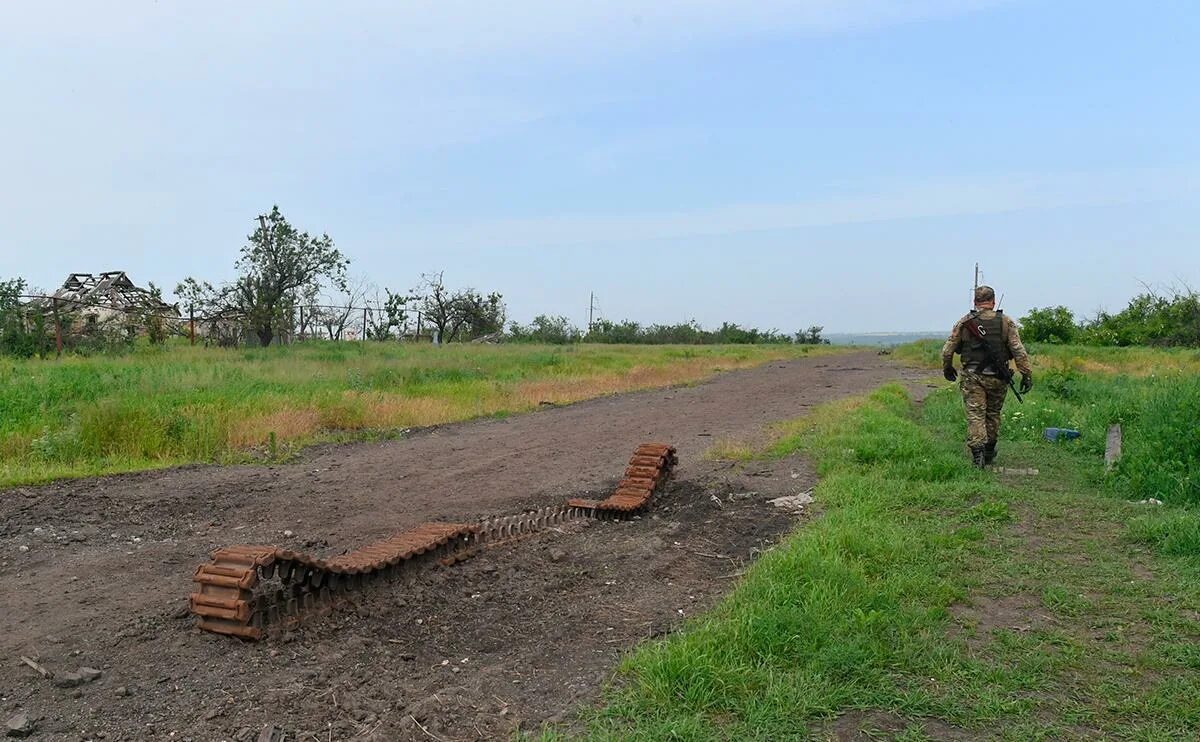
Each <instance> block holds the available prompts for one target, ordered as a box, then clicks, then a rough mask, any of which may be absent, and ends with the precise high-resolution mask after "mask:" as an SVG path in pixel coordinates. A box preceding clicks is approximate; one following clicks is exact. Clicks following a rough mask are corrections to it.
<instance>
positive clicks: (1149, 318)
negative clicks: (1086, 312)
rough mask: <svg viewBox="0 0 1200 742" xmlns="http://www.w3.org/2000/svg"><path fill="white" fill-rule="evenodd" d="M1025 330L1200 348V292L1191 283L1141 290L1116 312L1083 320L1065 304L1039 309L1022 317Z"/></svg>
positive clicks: (1035, 334)
mask: <svg viewBox="0 0 1200 742" xmlns="http://www.w3.org/2000/svg"><path fill="white" fill-rule="evenodd" d="M1021 335H1022V337H1023V338H1024V339H1025V340H1029V341H1033V342H1040V343H1064V344H1065V343H1076V344H1079V345H1117V346H1128V345H1157V346H1183V347H1192V348H1196V347H1200V296H1198V295H1197V294H1196V292H1195V291H1193V290H1191V289H1190V288H1185V289H1183V290H1171V291H1170V292H1169V293H1168V294H1166V295H1161V294H1158V293H1157V292H1154V291H1146V292H1144V293H1141V294H1138V295H1137V296H1135V297H1134V298H1133V299H1131V300H1130V302H1129V305H1128V306H1127V307H1125V308H1124V309H1122V310H1121V311H1120V312H1117V313H1116V314H1110V313H1108V312H1099V313H1098V314H1097V315H1096V316H1095V317H1093V318H1091V319H1077V318H1076V317H1075V315H1074V314H1072V312H1071V310H1070V309H1067V308H1066V307H1064V306H1057V307H1045V308H1041V309H1033V310H1031V311H1030V312H1029V314H1027V315H1025V316H1024V317H1022V318H1021Z"/></svg>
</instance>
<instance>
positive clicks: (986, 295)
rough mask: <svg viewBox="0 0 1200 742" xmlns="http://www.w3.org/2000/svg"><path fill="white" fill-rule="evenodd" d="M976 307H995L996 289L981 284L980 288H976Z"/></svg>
mask: <svg viewBox="0 0 1200 742" xmlns="http://www.w3.org/2000/svg"><path fill="white" fill-rule="evenodd" d="M975 308H976V309H995V308H996V290H995V289H993V288H992V287H991V286H980V287H979V288H977V289H975Z"/></svg>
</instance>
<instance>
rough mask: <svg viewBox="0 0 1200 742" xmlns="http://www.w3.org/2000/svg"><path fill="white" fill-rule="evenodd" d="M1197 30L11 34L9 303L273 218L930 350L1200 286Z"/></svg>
mask: <svg viewBox="0 0 1200 742" xmlns="http://www.w3.org/2000/svg"><path fill="white" fill-rule="evenodd" d="M1197 38H1200V8H1198V7H1197V5H1196V4H1195V3H1194V2H1192V1H1190V0H1189V1H1188V2H1171V1H1170V0H1167V1H1164V2H1155V3H1134V2H1095V1H1093V2H1079V1H1075V0H1063V1H1060V2H1023V1H1020V0H1013V1H1011V2H1004V1H1002V0H994V1H989V0H964V1H961V2H953V1H951V0H906V1H904V2H891V1H889V0H841V1H837V0H814V1H809V2H802V1H801V2H776V1H775V0H759V1H758V2H755V3H740V2H732V1H726V0H694V1H693V2H679V1H677V0H658V1H657V2H653V3H649V2H634V1H632V0H610V2H606V3H586V4H585V3H569V2H568V3H563V2H561V1H559V2H555V1H552V0H529V1H526V2H520V1H517V2H511V3H504V4H500V3H487V4H485V3H466V2H455V1H454V0H441V2H406V3H392V2H345V3H337V4H333V3H316V2H285V1H284V0H266V1H264V2H257V3H253V4H247V3H233V2H208V3H203V4H200V3H188V4H185V3H178V2H112V3H103V4H102V3H90V2H88V3H84V2H77V3H68V2H53V1H50V2H40V3H36V4H35V3H5V4H3V5H0V75H2V77H3V80H4V91H5V99H6V104H7V105H6V106H5V115H4V116H3V117H0V136H2V137H3V141H4V143H5V144H4V147H3V148H0V221H2V223H3V226H4V229H3V232H2V233H0V277H6V276H13V275H20V276H24V277H25V278H27V279H28V280H29V281H30V282H31V283H33V284H34V285H37V286H41V287H44V288H51V287H53V286H54V285H56V284H57V283H58V282H59V281H60V280H61V278H62V277H63V276H64V275H65V274H66V273H67V272H70V271H93V272H94V271H101V270H110V269H124V270H127V271H129V272H130V273H131V275H132V276H133V278H134V279H135V280H137V281H139V282H145V281H151V280H152V281H155V282H156V283H158V284H160V285H165V286H167V287H172V286H174V284H175V282H176V281H178V280H179V279H180V278H182V277H184V276H186V275H195V276H198V277H202V278H206V279H209V280H211V281H213V282H219V281H221V280H226V279H228V278H230V277H231V276H232V274H233V262H234V260H235V258H236V256H237V251H238V249H239V247H240V246H241V244H242V243H243V241H244V238H245V235H246V234H247V233H249V232H250V231H251V230H252V229H253V226H254V225H253V219H254V217H255V215H257V214H258V213H261V212H263V211H265V210H267V209H269V207H270V206H271V204H273V203H278V204H279V205H280V206H281V208H282V209H283V211H284V213H285V214H286V215H287V216H288V217H289V218H290V219H291V221H292V222H293V223H295V224H297V225H298V226H300V227H301V228H304V229H308V230H311V231H327V232H328V233H329V234H331V235H332V236H333V237H334V239H335V240H336V242H337V244H338V246H339V247H340V248H341V249H342V250H343V251H344V252H345V253H346V254H347V255H348V256H349V257H350V258H351V260H352V266H351V273H352V274H356V275H360V276H364V277H366V278H368V279H369V280H370V281H372V282H374V283H376V284H378V285H380V286H388V287H391V288H394V289H406V288H409V287H411V286H413V285H414V284H415V283H416V282H417V280H418V279H419V274H420V273H422V272H425V271H431V270H444V271H446V278H447V281H448V282H449V283H451V284H454V285H469V286H474V287H477V288H480V289H483V290H499V291H501V292H502V293H504V295H505V297H506V300H507V302H508V305H509V310H510V314H511V315H512V317H513V318H515V319H518V320H528V319H530V318H531V317H532V316H533V315H535V314H538V313H549V314H565V315H568V316H570V317H571V318H572V319H574V320H575V321H576V322H577V323H583V322H584V320H585V317H586V308H587V302H588V294H589V292H591V291H595V292H596V294H597V296H598V300H599V305H600V307H601V310H602V314H603V315H604V316H606V317H608V318H610V319H623V318H633V319H638V320H642V321H647V322H674V321H681V320H687V319H692V318H694V319H696V320H698V321H700V322H701V323H704V324H708V325H712V324H717V323H719V322H721V321H725V320H729V321H734V322H739V323H742V324H747V325H757V326H760V327H775V328H779V329H783V330H789V331H790V330H794V329H797V328H800V327H805V326H808V325H810V324H822V325H824V326H825V327H826V328H827V330H828V331H872V330H875V331H883V330H911V329H938V328H941V327H943V326H947V327H948V326H949V324H950V323H952V322H953V320H954V319H955V318H956V317H957V316H958V315H959V314H961V312H962V310H963V309H964V308H965V305H966V303H967V297H968V291H969V285H970V280H971V270H972V267H973V264H974V263H975V262H976V261H979V262H981V263H982V264H983V268H984V272H985V277H986V279H987V280H988V282H990V283H992V284H994V285H995V286H996V287H997V289H998V290H999V291H1000V292H1002V293H1003V294H1004V295H1005V297H1006V299H1005V306H1006V308H1007V309H1008V310H1009V311H1010V312H1011V313H1015V314H1017V315H1020V314H1021V313H1023V312H1024V311H1025V310H1027V309H1028V308H1029V307H1032V306H1045V305H1050V304H1058V303H1063V304H1067V305H1068V306H1070V307H1072V308H1073V309H1075V310H1076V311H1077V312H1080V313H1091V312H1094V311H1095V310H1097V309H1100V308H1109V309H1115V308H1119V307H1120V306H1122V305H1123V304H1124V302H1125V301H1126V300H1127V299H1128V298H1129V297H1130V296H1131V295H1132V294H1134V293H1136V292H1137V291H1139V290H1140V289H1141V284H1142V283H1143V282H1144V283H1147V284H1150V285H1156V286H1161V285H1169V284H1172V283H1180V282H1187V283H1190V284H1191V285H1193V286H1200V249H1197V247H1198V246H1200V219H1198V216H1197V215H1198V214H1200V209H1198V207H1200V178H1198V177H1197V176H1198V175H1200V139H1198V137H1197V135H1196V132H1197V131H1200V97H1198V96H1197V94H1196V81H1197V80H1198V79H1200V55H1198V54H1197V53H1196V51H1195V45H1194V42H1195V39H1197Z"/></svg>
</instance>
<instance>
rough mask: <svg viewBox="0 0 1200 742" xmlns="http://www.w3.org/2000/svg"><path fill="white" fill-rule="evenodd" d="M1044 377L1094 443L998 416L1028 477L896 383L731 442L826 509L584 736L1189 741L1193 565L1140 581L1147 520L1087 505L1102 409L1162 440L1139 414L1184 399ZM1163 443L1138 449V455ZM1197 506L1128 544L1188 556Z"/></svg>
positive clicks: (620, 689) (657, 650) (629, 672)
mask: <svg viewBox="0 0 1200 742" xmlns="http://www.w3.org/2000/svg"><path fill="white" fill-rule="evenodd" d="M1055 373H1060V372H1055ZM1171 381H1172V382H1174V381H1177V380H1171ZM1046 382H1047V383H1046V384H1045V385H1044V386H1045V387H1048V389H1043V398H1042V399H1041V400H1040V401H1039V402H1038V404H1039V405H1042V406H1048V407H1050V411H1049V412H1044V411H1039V412H1037V413H1036V414H1039V415H1041V414H1045V415H1047V419H1056V420H1057V419H1058V418H1059V416H1063V415H1066V416H1073V417H1074V419H1075V421H1076V422H1077V423H1078V424H1079V425H1080V426H1081V427H1083V428H1084V430H1085V437H1084V438H1083V439H1082V440H1081V441H1079V442H1078V443H1079V444H1078V445H1076V444H1068V445H1055V444H1050V443H1048V442H1046V441H1044V440H1042V439H1041V438H1040V437H1037V436H1035V435H1034V434H1033V432H1032V431H1030V430H1027V429H1026V428H1027V427H1028V426H1024V425H1022V424H1021V423H1020V418H1016V419H1015V420H1010V425H1008V427H1007V428H1006V436H1007V437H1006V439H1005V443H1004V444H1003V446H1002V456H1005V457H1006V458H1007V460H1008V461H1009V462H1012V463H1014V464H1015V465H1018V466H1028V465H1035V466H1040V467H1041V469H1042V474H1041V475H1040V476H1037V477H1023V478H1005V477H1004V476H997V475H995V474H993V473H991V472H986V471H980V470H977V469H974V468H973V467H971V466H970V465H969V463H968V462H967V458H966V456H965V455H964V453H963V450H962V443H961V441H962V426H963V413H962V402H961V399H960V398H959V397H958V395H957V393H956V392H955V391H954V390H952V389H950V388H946V389H942V390H939V391H937V392H935V393H933V394H932V395H930V396H929V397H928V398H927V399H926V400H925V403H924V404H923V405H922V406H921V407H920V408H914V407H913V406H912V405H911V404H910V402H909V400H908V398H907V396H906V394H905V392H904V391H903V390H902V389H901V388H899V387H896V386H890V387H884V388H883V389H881V390H879V391H877V392H875V393H874V394H872V395H870V396H869V397H866V398H862V399H857V400H845V401H842V402H837V403H834V404H831V405H827V406H825V407H823V408H820V409H819V410H817V411H816V412H815V413H814V414H812V415H810V416H808V417H806V418H802V419H800V420H796V421H792V422H790V423H785V424H781V425H779V426H777V427H776V428H775V429H774V430H772V431H771V434H770V440H769V441H768V442H767V443H766V444H765V448H759V449H757V450H756V451H752V452H750V453H747V452H746V451H745V450H744V447H734V448H733V449H732V450H733V452H734V453H735V454H736V455H737V456H738V457H740V458H744V457H745V456H747V455H749V456H769V457H772V456H773V457H781V456H787V455H790V454H792V453H795V452H797V451H799V452H804V453H807V454H809V455H811V456H813V457H814V458H815V459H816V461H817V462H818V470H819V473H820V475H821V481H820V483H819V484H818V486H817V488H816V492H815V493H814V494H815V497H816V500H817V502H819V503H821V505H822V508H823V509H822V514H821V516H820V517H819V518H817V519H816V520H814V521H812V522H809V523H806V524H805V525H803V526H802V527H801V528H800V529H798V530H797V531H796V532H795V533H793V534H792V535H790V536H789V537H788V538H787V539H786V540H785V541H784V542H782V543H781V544H779V545H778V546H777V547H776V548H774V549H773V550H771V551H769V552H768V553H767V554H765V555H764V556H762V557H761V558H760V559H759V560H758V561H757V562H756V563H755V564H754V565H753V566H752V567H751V568H750V569H749V571H748V572H747V574H746V577H745V579H744V581H742V582H741V583H740V584H738V585H737V586H736V589H735V590H734V591H733V593H732V594H731V595H729V596H728V597H727V598H726V599H725V600H724V601H723V602H722V603H721V604H720V605H719V606H718V607H717V608H715V609H714V610H713V611H711V612H710V613H708V614H707V615H705V616H702V617H700V618H698V619H696V620H694V621H692V622H690V623H689V624H688V625H686V626H685V627H684V628H683V630H682V631H681V632H679V633H678V634H675V635H672V636H670V637H669V638H667V639H665V640H662V641H656V642H653V643H649V644H646V645H644V646H642V647H640V648H639V649H638V650H636V651H635V652H634V653H633V654H632V655H631V656H629V657H628V658H627V659H626V661H625V662H624V663H623V664H622V667H621V671H622V676H623V677H622V681H623V682H622V683H621V684H620V685H618V686H617V687H615V688H614V689H612V690H611V691H610V694H609V696H608V699H607V705H606V706H605V708H603V709H602V710H600V711H598V712H596V713H595V714H594V715H593V716H592V717H591V719H590V721H589V728H588V731H589V733H590V736H591V737H592V738H596V739H656V740H657V739H677V740H684V739H686V740H724V739H739V740H740V739H747V740H749V739H762V740H775V739H807V738H820V737H821V736H822V735H820V734H818V733H817V732H818V730H819V729H820V728H821V724H822V723H824V721H825V720H828V719H831V718H833V717H835V716H837V715H839V714H844V713H845V712H847V711H850V710H861V711H875V712H886V713H885V714H884V716H885V718H892V719H897V720H899V721H900V725H901V726H900V727H899V728H901V729H903V728H904V725H905V724H908V728H907V729H905V730H904V732H903V734H902V735H901V736H902V737H903V738H906V739H924V738H927V737H926V736H925V731H923V729H922V725H923V724H924V722H925V721H926V720H929V719H936V720H940V721H939V722H938V723H941V721H944V722H948V723H949V724H951V725H953V726H954V727H956V728H955V729H952V730H951V731H952V736H954V737H955V738H958V737H960V736H961V737H963V738H966V737H969V736H980V737H988V738H991V737H993V736H995V737H1000V738H1012V739H1030V738H1044V739H1061V738H1075V737H1079V738H1083V737H1093V736H1094V737H1098V738H1123V739H1125V738H1139V739H1177V738H1183V737H1184V736H1185V735H1187V734H1188V731H1189V730H1190V731H1191V732H1192V733H1193V734H1194V730H1195V728H1196V725H1197V724H1200V707H1198V706H1197V705H1196V704H1195V693H1196V692H1197V691H1198V690H1200V681H1197V679H1196V674H1195V667H1196V665H1195V653H1194V631H1195V630H1197V629H1200V622H1197V621H1195V620H1194V615H1195V614H1194V611H1195V610H1196V606H1197V599H1196V595H1197V592H1196V587H1197V586H1198V585H1200V564H1196V565H1195V566H1194V567H1192V568H1189V569H1183V570H1179V571H1178V573H1176V572H1172V571H1171V570H1162V571H1163V572H1166V573H1167V574H1166V575H1165V576H1164V578H1163V581H1162V582H1152V581H1146V580H1143V581H1141V582H1139V581H1138V580H1133V581H1132V582H1131V577H1132V575H1131V572H1130V570H1131V568H1132V565H1134V564H1139V563H1142V560H1143V559H1144V555H1142V554H1137V553H1132V552H1133V551H1134V550H1132V549H1129V548H1128V546H1127V545H1123V544H1121V538H1122V533H1123V530H1124V525H1125V520H1126V518H1128V517H1130V515H1132V514H1133V513H1136V512H1142V510H1144V507H1143V508H1142V510H1138V509H1135V508H1134V506H1130V505H1127V504H1125V503H1123V502H1120V501H1118V500H1116V499H1114V498H1112V497H1108V496H1105V495H1104V494H1103V493H1099V492H1096V490H1097V488H1098V487H1102V486H1103V485H1102V481H1103V479H1102V478H1103V477H1104V475H1103V464H1102V458H1101V457H1100V455H1099V448H1098V445H1097V444H1094V443H1092V442H1090V440H1089V439H1090V438H1091V435H1090V433H1091V432H1093V431H1095V432H1098V433H1100V437H1101V438H1102V437H1103V436H1102V433H1103V430H1104V425H1105V424H1106V421H1107V419H1108V416H1109V415H1110V414H1112V413H1113V412H1114V411H1117V412H1120V413H1121V414H1126V415H1131V416H1130V417H1129V418H1128V419H1129V420H1130V421H1131V430H1132V431H1134V432H1135V435H1139V436H1140V435H1145V436H1148V437H1151V440H1153V436H1155V435H1157V433H1155V432H1154V431H1156V430H1157V428H1155V427H1154V425H1156V424H1157V423H1149V422H1147V423H1146V424H1145V425H1143V424H1141V423H1142V421H1143V420H1145V419H1146V418H1145V415H1144V414H1140V413H1144V412H1145V410H1142V409H1141V405H1143V404H1144V403H1146V401H1147V400H1161V403H1162V404H1169V403H1170V401H1169V400H1172V399H1177V397H1174V396H1172V395H1173V394H1174V391H1175V389H1176V387H1175V386H1173V385H1172V384H1170V383H1168V382H1167V381H1163V380H1157V381H1156V380H1154V379H1133V378H1132V377H1118V376H1104V375H1084V374H1077V375H1068V374H1063V375H1061V377H1054V376H1051V375H1049V374H1047V378H1046ZM1188 388H1189V389H1192V388H1193V387H1190V386H1189V387H1188ZM1189 393H1190V392H1189ZM1106 396H1108V397H1112V399H1109V400H1108V401H1107V402H1105V403H1104V404H1107V405H1109V407H1107V408H1103V409H1102V403H1101V401H1100V400H1101V399H1103V398H1104V397H1106ZM1032 405H1033V403H1032V402H1031V405H1030V407H1029V408H1028V409H1027V410H1026V414H1028V415H1033V414H1035V413H1034V412H1033V408H1032ZM1093 405H1094V406H1093ZM1014 406H1015V405H1014ZM1039 409H1041V408H1039ZM1153 409H1154V408H1153V404H1151V406H1149V407H1146V410H1153ZM1133 413H1139V414H1133ZM1014 415H1015V413H1014ZM1099 445H1102V444H1099ZM1153 449H1155V445H1154V444H1153V443H1147V444H1146V445H1145V446H1144V447H1139V446H1135V447H1133V448H1132V449H1131V450H1130V452H1129V459H1130V460H1136V459H1139V458H1141V457H1145V456H1149V455H1151V451H1152V450H1153ZM1153 455H1155V456H1158V453H1157V451H1155V453H1154V454H1153ZM1118 476H1120V477H1121V478H1122V479H1121V481H1125V479H1131V477H1132V475H1131V474H1121V475H1118ZM1123 486H1132V485H1123ZM1191 512H1193V511H1191V510H1188V509H1186V508H1182V507H1175V508H1173V507H1167V508H1163V509H1160V510H1157V511H1152V514H1151V515H1147V516H1141V517H1142V518H1143V519H1152V520H1138V519H1136V518H1137V516H1134V517H1135V520H1134V524H1133V526H1132V528H1131V531H1130V532H1131V533H1133V534H1134V537H1135V538H1138V537H1139V535H1138V534H1139V533H1140V534H1141V536H1140V537H1144V538H1150V537H1151V536H1154V537H1156V538H1159V537H1161V538H1162V539H1164V542H1163V543H1161V544H1159V545H1160V546H1163V545H1164V544H1165V545H1166V546H1168V547H1169V549H1173V550H1174V551H1172V552H1171V553H1180V554H1193V553H1195V552H1194V551H1193V550H1194V549H1195V548H1196V544H1197V543H1200V527H1197V521H1195V520H1193V519H1191V518H1190V516H1189V517H1186V518H1182V517H1180V516H1179V514H1180V513H1191ZM1153 519H1157V520H1153ZM1139 523H1141V524H1142V525H1139ZM1169 549H1168V550H1169ZM1198 561H1200V560H1198ZM1142 569H1145V566H1144V564H1143V565H1142ZM1147 571H1154V572H1157V571H1159V570H1157V569H1155V570H1147ZM1164 591H1165V593H1164ZM1164 594H1165V595H1166V596H1167V597H1166V599H1165V600H1164V598H1163V595H1164ZM977 598H983V599H984V602H983V603H981V604H979V605H984V606H986V605H988V603H987V602H986V601H987V600H995V601H1003V600H1005V599H1008V598H1013V599H1014V600H1015V603H1014V604H1019V605H1025V606H1027V607H1025V608H1022V609H1021V610H1020V615H1018V616H998V617H995V618H991V617H988V620H987V622H986V623H987V624H989V625H990V626H991V628H990V629H987V630H986V631H984V632H983V633H981V634H978V635H972V634H971V633H970V631H972V629H971V628H970V627H969V623H970V622H969V620H967V619H964V618H962V616H963V613H962V608H963V606H964V605H972V604H974V601H975V599H977ZM981 610H983V609H981ZM1047 615H1053V617H1054V618H1053V619H1052V620H1049V619H1047V618H1046V616H1047ZM964 624H968V625H967V627H966V628H964ZM1022 624H1025V625H1024V626H1022ZM1143 626H1145V627H1149V628H1148V629H1147V630H1152V631H1153V632H1154V633H1153V636H1154V639H1153V640H1152V641H1150V640H1146V639H1144V638H1143V636H1142V633H1141V631H1142V630H1141V627H1143ZM1101 627H1103V628H1104V629H1105V631H1098V629H1100V628H1101ZM1123 632H1128V636H1127V635H1126V633H1123ZM1126 638H1128V639H1137V640H1138V643H1137V645H1136V646H1133V647H1130V646H1127V643H1126V641H1125V640H1126ZM968 640H969V641H968ZM1081 689H1085V690H1083V691H1081ZM937 728H938V727H936V726H935V727H934V730H936V729H937ZM896 733H897V732H896V731H895V730H893V731H892V732H891V734H890V735H889V736H890V737H891V738H896V737H895V736H894V735H895V734H896ZM545 736H546V738H548V739H551V738H554V732H553V731H550V732H548V733H547V734H546V735H545ZM828 736H831V737H832V736H833V735H832V734H829V735H828Z"/></svg>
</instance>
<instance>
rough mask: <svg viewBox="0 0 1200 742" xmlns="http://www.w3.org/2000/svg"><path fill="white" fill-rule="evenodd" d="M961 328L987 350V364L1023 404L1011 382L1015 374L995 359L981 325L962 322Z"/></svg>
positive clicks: (976, 322) (1015, 386)
mask: <svg viewBox="0 0 1200 742" xmlns="http://www.w3.org/2000/svg"><path fill="white" fill-rule="evenodd" d="M972 315H974V313H972ZM963 326H964V327H966V328H967V332H969V333H971V335H972V336H974V337H975V339H976V340H978V341H979V342H980V343H982V344H983V347H984V349H986V350H987V354H988V363H989V364H990V365H991V366H992V368H994V369H996V374H997V375H998V376H999V377H1000V378H1001V379H1004V380H1005V381H1007V382H1008V386H1009V388H1010V389H1012V391H1013V394H1014V395H1016V397H1017V401H1018V402H1020V403H1021V404H1025V398H1024V397H1022V396H1021V392H1020V391H1019V390H1018V389H1017V385H1016V383H1014V382H1013V377H1014V376H1015V374H1013V371H1012V369H1011V368H1009V367H1008V363H1006V362H1004V361H1001V360H1000V359H999V358H997V357H996V351H995V350H994V349H993V348H992V346H991V345H989V344H988V342H987V338H986V337H985V336H986V335H987V330H984V329H983V325H981V324H979V322H978V321H974V322H964V323H963Z"/></svg>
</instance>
